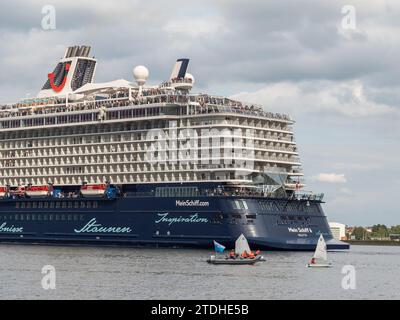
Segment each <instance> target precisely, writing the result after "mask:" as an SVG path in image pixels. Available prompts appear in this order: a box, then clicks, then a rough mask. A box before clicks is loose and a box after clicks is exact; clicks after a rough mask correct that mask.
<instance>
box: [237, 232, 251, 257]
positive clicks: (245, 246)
mask: <svg viewBox="0 0 400 320" xmlns="http://www.w3.org/2000/svg"><path fill="white" fill-rule="evenodd" d="M244 251H246V252H247V253H250V247H249V243H248V242H247V239H246V238H245V236H244V235H243V234H241V235H240V236H239V238H237V240H236V242H235V253H236V254H238V255H242V253H243V252H244Z"/></svg>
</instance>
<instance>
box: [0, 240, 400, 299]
mask: <svg viewBox="0 0 400 320" xmlns="http://www.w3.org/2000/svg"><path fill="white" fill-rule="evenodd" d="M209 253H210V252H209V251H206V250H188V249H141V248H139V249H136V248H108V247H106V248H105V247H103V248H94V247H57V246H54V247H53V246H49V247H47V246H30V245H29V246H27V245H0V284H1V286H0V298H1V299H28V298H29V299H243V298H247V299H365V298H366V299H393V298H397V299H399V298H400V291H399V284H400V272H399V270H400V247H379V246H352V248H351V250H350V251H348V252H330V253H329V257H330V260H331V262H332V263H333V267H332V268H330V269H318V270H317V269H310V268H306V267H305V265H306V263H307V261H308V260H309V258H310V256H311V255H312V254H311V253H310V252H264V256H265V257H266V259H267V261H265V262H263V263H259V264H258V265H255V266H213V265H208V264H207V263H206V262H205V260H206V258H207V257H208V255H209ZM44 265H52V266H54V267H55V269H56V289H55V290H44V289H43V288H42V286H41V280H42V277H43V275H42V273H41V270H42V267H43V266H44ZM344 265H353V266H354V268H355V271H356V289H355V290H352V289H349V290H344V289H343V288H342V278H343V277H344V276H345V275H344V274H342V273H341V271H342V267H343V266H344Z"/></svg>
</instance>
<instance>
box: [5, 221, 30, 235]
mask: <svg viewBox="0 0 400 320" xmlns="http://www.w3.org/2000/svg"><path fill="white" fill-rule="evenodd" d="M0 232H11V233H20V232H24V228H23V227H14V225H11V226H10V227H7V223H6V222H4V223H3V224H2V225H0Z"/></svg>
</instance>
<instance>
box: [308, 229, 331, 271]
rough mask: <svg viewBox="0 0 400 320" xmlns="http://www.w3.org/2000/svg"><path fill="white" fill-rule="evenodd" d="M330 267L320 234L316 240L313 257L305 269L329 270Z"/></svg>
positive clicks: (323, 240) (324, 244)
mask: <svg viewBox="0 0 400 320" xmlns="http://www.w3.org/2000/svg"><path fill="white" fill-rule="evenodd" d="M331 266H332V264H330V263H329V262H328V256H327V252H326V243H325V239H324V237H323V236H322V234H321V235H320V236H319V239H318V243H317V247H316V248H315V252H314V256H313V257H312V258H311V261H310V263H309V264H308V265H307V267H309V268H329V267H331Z"/></svg>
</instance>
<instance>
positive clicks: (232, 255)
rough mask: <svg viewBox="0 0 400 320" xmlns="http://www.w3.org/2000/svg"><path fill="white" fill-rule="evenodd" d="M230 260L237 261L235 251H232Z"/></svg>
mask: <svg viewBox="0 0 400 320" xmlns="http://www.w3.org/2000/svg"><path fill="white" fill-rule="evenodd" d="M229 258H231V259H236V254H235V250H231V252H229Z"/></svg>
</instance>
